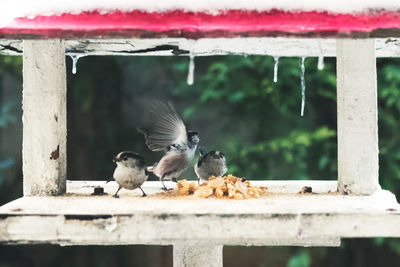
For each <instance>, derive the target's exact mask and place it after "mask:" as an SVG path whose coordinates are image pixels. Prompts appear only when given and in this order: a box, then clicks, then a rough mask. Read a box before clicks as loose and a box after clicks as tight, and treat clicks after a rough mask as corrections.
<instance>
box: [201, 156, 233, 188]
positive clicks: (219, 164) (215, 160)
mask: <svg viewBox="0 0 400 267" xmlns="http://www.w3.org/2000/svg"><path fill="white" fill-rule="evenodd" d="M199 152H200V157H199V160H198V162H197V163H196V164H195V165H194V171H195V172H196V175H197V178H198V179H199V183H200V181H201V180H206V181H207V180H208V178H209V177H210V176H212V175H214V176H222V175H224V174H225V173H226V172H227V170H228V168H227V167H226V158H225V154H224V153H222V152H220V151H210V152H208V153H206V151H205V150H203V149H199Z"/></svg>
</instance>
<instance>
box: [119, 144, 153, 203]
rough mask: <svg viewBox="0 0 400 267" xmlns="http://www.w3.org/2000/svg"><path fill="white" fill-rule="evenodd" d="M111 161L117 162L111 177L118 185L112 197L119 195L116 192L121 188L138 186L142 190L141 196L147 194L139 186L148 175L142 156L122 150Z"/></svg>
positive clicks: (130, 188)
mask: <svg viewBox="0 0 400 267" xmlns="http://www.w3.org/2000/svg"><path fill="white" fill-rule="evenodd" d="M113 161H114V162H115V163H116V164H117V167H116V168H115V170H114V174H113V178H114V180H115V181H116V182H117V184H118V185H119V187H118V190H117V192H115V194H114V195H113V197H115V198H118V197H119V196H118V192H119V190H121V188H125V189H129V190H133V189H136V188H139V189H140V190H142V193H143V195H142V197H145V196H147V195H146V193H145V192H144V191H143V189H142V187H141V186H142V185H143V183H144V182H145V181H146V180H147V178H148V176H149V173H148V171H147V169H146V163H145V161H144V158H143V157H142V156H140V155H139V154H137V153H134V152H132V151H122V152H120V153H118V155H117V156H115V157H114V160H113Z"/></svg>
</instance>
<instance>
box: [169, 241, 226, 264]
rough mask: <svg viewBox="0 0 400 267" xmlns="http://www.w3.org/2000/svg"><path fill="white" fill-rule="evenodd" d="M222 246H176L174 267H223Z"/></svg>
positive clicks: (187, 244)
mask: <svg viewBox="0 0 400 267" xmlns="http://www.w3.org/2000/svg"><path fill="white" fill-rule="evenodd" d="M222 249H223V246H222V245H213V244H207V243H194V244H190V243H179V244H174V248H173V254H174V255H173V261H174V267H203V266H208V267H222V258H223V257H222Z"/></svg>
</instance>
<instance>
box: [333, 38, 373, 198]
mask: <svg viewBox="0 0 400 267" xmlns="http://www.w3.org/2000/svg"><path fill="white" fill-rule="evenodd" d="M336 44H337V45H336V48H337V51H336V53H337V116H338V125H337V128H338V133H337V134H338V187H339V188H338V189H339V191H340V192H341V193H343V194H353V195H370V194H372V193H374V192H375V191H376V190H377V189H378V188H379V181H378V171H379V162H378V153H379V152H378V106H377V80H376V79H377V78H376V58H375V40H374V39H340V40H337V43H336Z"/></svg>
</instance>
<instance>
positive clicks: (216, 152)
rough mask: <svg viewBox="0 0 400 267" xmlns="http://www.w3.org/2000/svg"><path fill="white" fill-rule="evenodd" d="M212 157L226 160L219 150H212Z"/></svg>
mask: <svg viewBox="0 0 400 267" xmlns="http://www.w3.org/2000/svg"><path fill="white" fill-rule="evenodd" d="M212 152H214V153H212V158H213V159H221V160H226V159H225V154H224V153H222V152H220V151H212Z"/></svg>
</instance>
